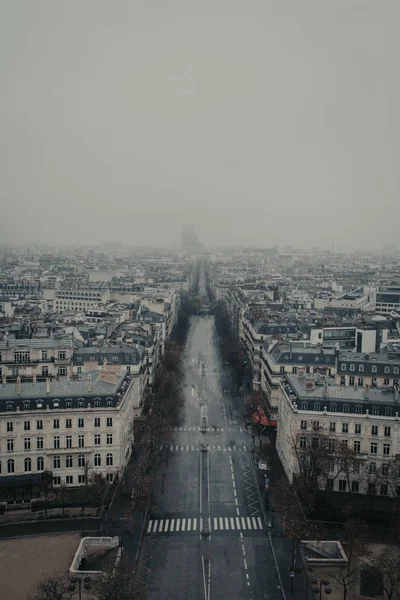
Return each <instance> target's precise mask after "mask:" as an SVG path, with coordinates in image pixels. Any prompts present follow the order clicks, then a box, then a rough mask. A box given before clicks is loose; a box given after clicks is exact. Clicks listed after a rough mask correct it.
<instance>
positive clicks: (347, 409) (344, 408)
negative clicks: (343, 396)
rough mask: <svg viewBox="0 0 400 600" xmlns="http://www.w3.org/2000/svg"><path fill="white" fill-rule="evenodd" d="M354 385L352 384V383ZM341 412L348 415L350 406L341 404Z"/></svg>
mask: <svg viewBox="0 0 400 600" xmlns="http://www.w3.org/2000/svg"><path fill="white" fill-rule="evenodd" d="M353 383H354V382H353ZM343 412H344V413H348V412H350V406H349V405H348V404H343Z"/></svg>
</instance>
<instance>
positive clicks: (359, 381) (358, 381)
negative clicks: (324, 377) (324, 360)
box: [336, 352, 400, 389]
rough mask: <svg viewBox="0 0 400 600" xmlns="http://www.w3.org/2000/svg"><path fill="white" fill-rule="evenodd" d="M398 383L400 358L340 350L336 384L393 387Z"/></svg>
mask: <svg viewBox="0 0 400 600" xmlns="http://www.w3.org/2000/svg"><path fill="white" fill-rule="evenodd" d="M399 383H400V360H399V359H392V358H389V356H388V355H387V354H376V353H371V354H370V353H358V352H341V353H340V356H339V359H338V368H337V373H336V384H337V385H348V386H355V387H363V386H369V387H378V388H383V389H385V388H387V389H390V388H393V387H395V386H399Z"/></svg>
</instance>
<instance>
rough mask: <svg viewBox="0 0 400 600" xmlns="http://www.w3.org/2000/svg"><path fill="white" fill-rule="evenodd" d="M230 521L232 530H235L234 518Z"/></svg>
mask: <svg viewBox="0 0 400 600" xmlns="http://www.w3.org/2000/svg"><path fill="white" fill-rule="evenodd" d="M230 519H231V529H235V521H234V518H233V517H231V518H230Z"/></svg>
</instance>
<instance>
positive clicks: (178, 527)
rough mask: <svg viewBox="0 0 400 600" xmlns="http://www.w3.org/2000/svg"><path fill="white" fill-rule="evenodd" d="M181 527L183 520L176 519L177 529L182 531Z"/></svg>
mask: <svg viewBox="0 0 400 600" xmlns="http://www.w3.org/2000/svg"><path fill="white" fill-rule="evenodd" d="M180 528H181V520H180V519H177V520H176V527H175V531H180Z"/></svg>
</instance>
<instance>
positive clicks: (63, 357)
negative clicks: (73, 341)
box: [57, 350, 66, 360]
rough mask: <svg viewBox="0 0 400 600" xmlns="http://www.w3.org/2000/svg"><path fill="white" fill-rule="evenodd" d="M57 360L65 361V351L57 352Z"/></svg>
mask: <svg viewBox="0 0 400 600" xmlns="http://www.w3.org/2000/svg"><path fill="white" fill-rule="evenodd" d="M57 356H58V360H65V356H66V355H65V350H59V351H58V355H57Z"/></svg>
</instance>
